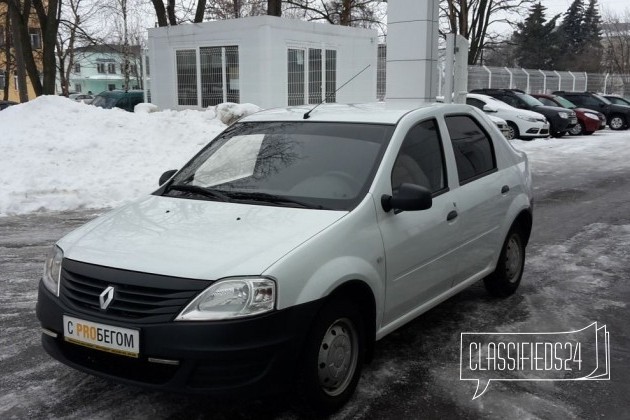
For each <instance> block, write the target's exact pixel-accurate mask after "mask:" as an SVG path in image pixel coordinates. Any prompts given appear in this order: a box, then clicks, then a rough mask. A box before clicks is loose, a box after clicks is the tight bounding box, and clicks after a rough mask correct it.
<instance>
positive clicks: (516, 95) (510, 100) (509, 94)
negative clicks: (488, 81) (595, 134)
mask: <svg viewBox="0 0 630 420" xmlns="http://www.w3.org/2000/svg"><path fill="white" fill-rule="evenodd" d="M471 93H482V94H484V95H488V96H492V97H493V98H496V99H498V100H500V101H503V102H505V103H507V104H508V105H511V106H513V107H514V108H518V109H526V110H529V111H534V112H538V113H539V114H542V115H544V116H545V118H547V121H549V134H550V135H551V136H553V137H562V136H563V135H564V134H566V133H567V132H568V131H569V130H570V129H571V128H573V127H574V126H575V125H576V124H577V116H576V115H575V112H573V111H571V110H570V109H566V108H561V107H557V106H546V105H543V104H542V102H540V101H539V100H538V99H536V98H534V97H533V96H531V95H528V94H526V93H525V92H523V91H522V90H520V89H474V90H472V91H471Z"/></svg>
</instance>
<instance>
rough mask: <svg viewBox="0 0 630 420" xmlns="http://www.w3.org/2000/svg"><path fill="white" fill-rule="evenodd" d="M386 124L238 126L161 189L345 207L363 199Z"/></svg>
mask: <svg viewBox="0 0 630 420" xmlns="http://www.w3.org/2000/svg"><path fill="white" fill-rule="evenodd" d="M393 131H394V126H392V125H379V124H350V123H322V122H258V123H241V124H236V125H235V126H233V127H231V128H229V129H228V130H227V131H225V132H224V133H223V134H222V135H221V136H219V137H217V138H216V139H215V140H213V141H212V142H211V143H210V144H209V145H208V146H206V147H205V148H204V149H203V150H202V151H201V152H200V153H199V154H198V155H197V156H196V157H195V158H193V160H191V161H190V162H189V163H188V164H186V166H185V167H184V168H183V169H182V170H181V171H180V172H179V173H178V174H177V175H176V176H175V177H174V178H173V180H172V181H171V183H170V184H169V185H168V186H166V188H165V194H167V195H169V196H175V197H182V198H191V197H190V195H191V194H195V193H196V195H197V196H196V197H195V198H201V199H217V198H221V199H222V200H223V201H228V200H229V201H235V202H253V203H254V204H266V205H284V206H294V207H309V208H319V209H334V210H350V209H352V208H354V207H355V206H356V205H357V204H358V203H359V202H360V201H361V200H362V199H363V197H364V196H365V193H366V192H367V190H368V188H369V186H370V183H371V181H372V178H373V177H374V173H375V172H376V168H377V166H378V164H379V162H380V159H381V157H382V155H383V152H384V150H385V148H386V146H387V143H388V142H389V139H390V137H391V135H392V133H393Z"/></svg>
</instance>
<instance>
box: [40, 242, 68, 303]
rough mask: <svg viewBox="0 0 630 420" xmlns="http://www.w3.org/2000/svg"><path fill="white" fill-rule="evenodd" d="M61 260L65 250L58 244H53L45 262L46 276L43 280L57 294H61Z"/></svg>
mask: <svg viewBox="0 0 630 420" xmlns="http://www.w3.org/2000/svg"><path fill="white" fill-rule="evenodd" d="M61 260H63V251H62V250H61V248H59V247H58V246H57V245H55V246H53V248H52V250H51V251H50V254H49V255H48V258H46V262H45V263H44V276H43V277H42V280H43V282H44V286H46V288H47V289H48V290H50V291H51V292H52V293H54V295H55V296H59V277H60V276H61Z"/></svg>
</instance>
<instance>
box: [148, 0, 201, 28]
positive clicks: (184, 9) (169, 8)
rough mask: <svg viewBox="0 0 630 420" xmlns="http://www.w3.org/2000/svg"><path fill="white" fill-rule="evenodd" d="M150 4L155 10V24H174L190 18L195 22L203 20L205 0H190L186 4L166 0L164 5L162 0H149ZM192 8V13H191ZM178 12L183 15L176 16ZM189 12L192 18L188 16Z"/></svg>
mask: <svg viewBox="0 0 630 420" xmlns="http://www.w3.org/2000/svg"><path fill="white" fill-rule="evenodd" d="M211 1H212V0H211ZM151 4H152V5H153V10H154V11H155V17H156V19H157V26H175V25H178V24H179V23H181V22H187V21H190V20H192V22H195V23H199V22H203V19H204V16H205V13H206V4H207V0H197V2H195V1H191V2H190V3H189V4H188V5H178V4H176V2H175V0H166V5H164V1H163V0H151ZM193 10H194V14H192V13H191V12H192V11H193ZM178 13H179V14H180V15H184V16H183V17H182V16H178ZM190 14H192V15H193V18H192V19H190V18H188V15H190Z"/></svg>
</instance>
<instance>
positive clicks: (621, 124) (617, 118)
mask: <svg viewBox="0 0 630 420" xmlns="http://www.w3.org/2000/svg"><path fill="white" fill-rule="evenodd" d="M608 125H609V126H610V128H611V129H612V130H622V129H623V128H625V126H626V118H625V117H624V116H623V115H619V114H615V115H613V116H611V117H610V120H609V121H608Z"/></svg>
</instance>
